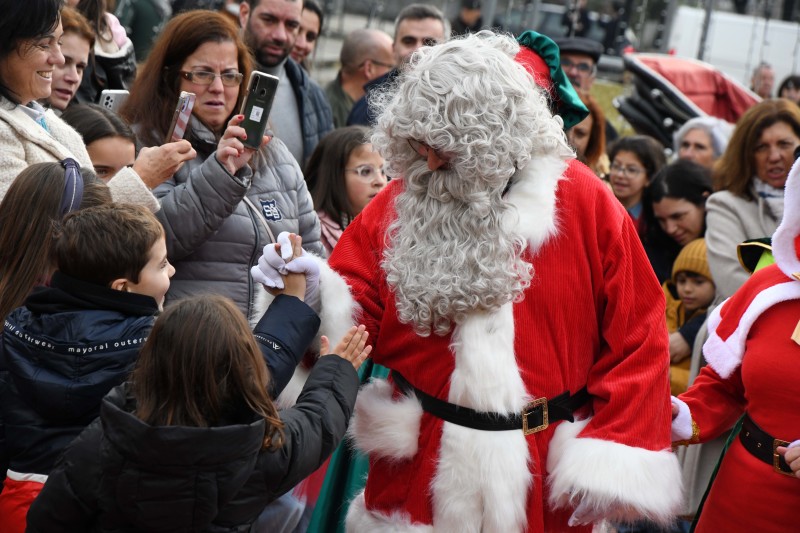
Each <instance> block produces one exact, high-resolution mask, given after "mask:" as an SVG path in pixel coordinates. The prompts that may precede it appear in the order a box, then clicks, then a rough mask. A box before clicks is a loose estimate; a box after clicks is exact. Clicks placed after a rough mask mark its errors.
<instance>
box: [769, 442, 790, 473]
mask: <svg viewBox="0 0 800 533" xmlns="http://www.w3.org/2000/svg"><path fill="white" fill-rule="evenodd" d="M789 444H791V443H790V442H789V441H786V440H780V439H774V440H773V441H772V469H773V470H775V471H776V472H777V473H779V474H783V475H784V476H793V475H794V472H792V471H791V470H789V471H788V472H784V471H783V470H781V454H779V453H778V446H788V445H789Z"/></svg>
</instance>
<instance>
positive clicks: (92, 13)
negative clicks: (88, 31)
mask: <svg viewBox="0 0 800 533" xmlns="http://www.w3.org/2000/svg"><path fill="white" fill-rule="evenodd" d="M75 7H76V8H77V10H78V11H80V12H81V13H83V16H84V17H86V19H87V20H88V21H89V24H90V25H91V26H92V29H93V30H94V32H95V34H96V35H97V37H98V38H99V39H100V40H101V41H103V40H105V41H108V40H110V39H109V38H108V37H107V35H108V34H109V33H110V29H109V27H108V22H107V21H106V17H105V15H106V9H107V6H106V0H80V1H79V2H78V5H77V6H75Z"/></svg>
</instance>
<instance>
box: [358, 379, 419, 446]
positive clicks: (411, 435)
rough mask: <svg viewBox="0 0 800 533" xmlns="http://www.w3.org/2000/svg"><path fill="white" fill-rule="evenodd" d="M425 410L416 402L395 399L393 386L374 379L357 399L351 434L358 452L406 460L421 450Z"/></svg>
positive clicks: (408, 398) (411, 399) (409, 399)
mask: <svg viewBox="0 0 800 533" xmlns="http://www.w3.org/2000/svg"><path fill="white" fill-rule="evenodd" d="M421 419H422V406H421V405H420V404H419V401H418V400H417V399H416V398H413V397H408V396H402V397H401V398H400V399H393V398H392V385H391V384H390V383H389V382H388V381H386V380H383V379H373V380H372V381H371V382H370V383H368V384H367V385H365V386H364V387H363V388H362V389H361V390H360V391H359V392H358V398H356V408H355V411H354V413H353V420H352V422H351V423H350V429H349V432H350V434H351V435H352V436H353V438H354V441H355V443H356V446H357V447H358V449H360V450H361V451H363V452H364V453H368V454H370V455H373V456H375V457H385V458H389V459H396V460H403V459H410V458H412V457H414V455H416V453H417V449H418V447H419V425H420V420H421Z"/></svg>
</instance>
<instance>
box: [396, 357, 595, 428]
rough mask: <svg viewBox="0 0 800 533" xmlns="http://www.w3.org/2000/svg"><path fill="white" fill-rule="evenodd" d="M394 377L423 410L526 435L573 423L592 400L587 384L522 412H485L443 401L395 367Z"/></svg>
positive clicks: (450, 419) (448, 419)
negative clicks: (559, 424)
mask: <svg viewBox="0 0 800 533" xmlns="http://www.w3.org/2000/svg"><path fill="white" fill-rule="evenodd" d="M392 377H393V378H394V382H395V383H397V386H398V387H400V390H402V391H403V392H405V393H408V392H412V391H413V392H414V394H415V395H416V396H417V399H418V400H419V402H420V404H422V409H423V410H424V411H425V412H427V413H430V414H432V415H433V416H435V417H437V418H441V419H442V420H444V421H446V422H451V423H453V424H457V425H459V426H464V427H468V428H472V429H479V430H482V431H510V430H515V429H521V430H522V432H523V433H524V434H525V435H530V434H531V433H538V432H539V431H542V430H544V429H547V426H549V425H550V423H552V422H557V421H559V420H569V421H570V422H574V421H575V419H574V417H573V416H572V414H573V413H574V412H575V411H576V410H578V409H579V408H580V407H582V406H583V405H584V404H585V403H586V402H587V401H588V400H589V391H587V390H586V387H584V388H582V389H581V390H580V391H578V392H577V393H576V394H573V395H572V396H570V393H569V391H567V392H565V393H563V394H559V395H558V396H556V397H555V398H552V399H550V400H548V399H547V398H537V399H535V400H533V401H532V402H530V403H529V404H528V405H526V406H525V407H524V408H523V409H522V412H520V413H518V414H513V415H501V414H499V413H485V412H482V411H476V410H474V409H470V408H469V407H462V406H460V405H455V404H452V403H449V402H445V401H444V400H440V399H439V398H436V397H434V396H431V395H430V394H427V393H426V392H423V391H421V390H419V389H418V388H416V387H414V386H413V385H412V384H411V383H409V382H408V381H407V380H406V378H404V377H403V376H401V375H400V374H399V373H398V372H397V371H395V370H392Z"/></svg>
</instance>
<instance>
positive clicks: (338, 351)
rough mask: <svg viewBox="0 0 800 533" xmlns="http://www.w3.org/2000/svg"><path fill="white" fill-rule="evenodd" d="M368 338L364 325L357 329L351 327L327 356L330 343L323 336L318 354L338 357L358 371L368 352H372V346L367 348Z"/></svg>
mask: <svg viewBox="0 0 800 533" xmlns="http://www.w3.org/2000/svg"><path fill="white" fill-rule="evenodd" d="M368 337H369V333H367V327H366V326H365V325H364V324H361V325H360V326H358V327H356V326H353V327H352V328H350V331H348V332H347V334H345V336H344V337H343V338H342V340H341V341H339V344H337V345H336V348H334V349H333V351H332V352H331V353H330V354H328V350H329V349H330V342H329V341H328V337H326V336H324V335H323V336H322V338H321V339H320V354H322V355H338V356H339V357H341V358H342V359H347V360H348V361H350V362H351V363H353V368H355V369H356V370H358V369H359V367H360V366H361V363H363V362H364V360H365V359H366V358H367V356H369V354H370V352H372V346H367V338H368Z"/></svg>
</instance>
